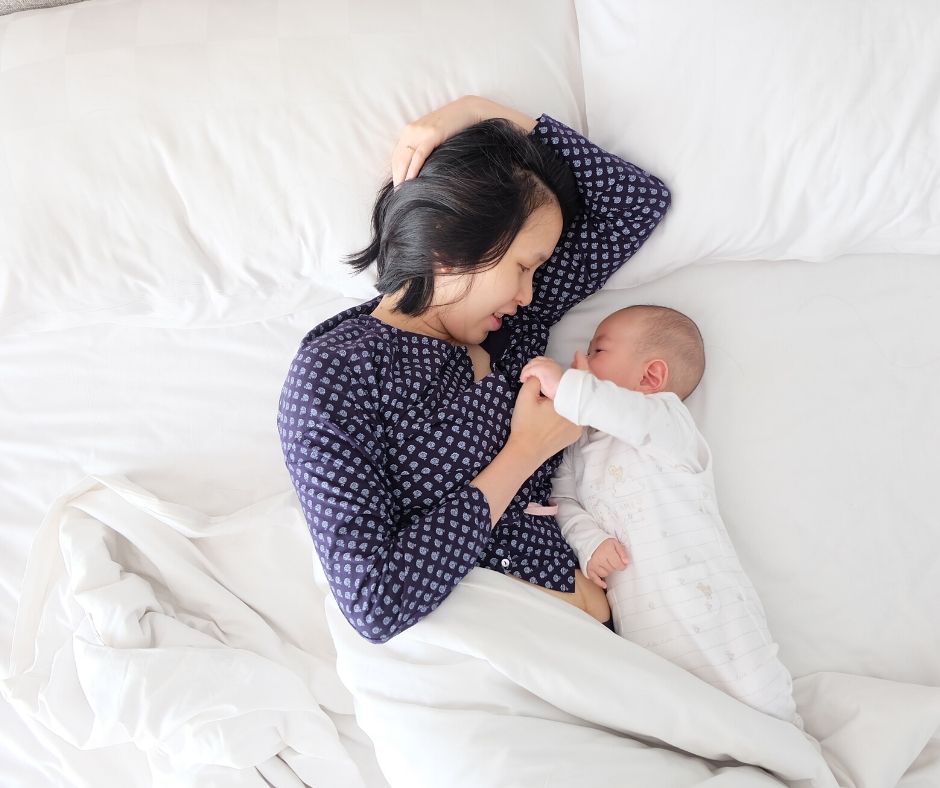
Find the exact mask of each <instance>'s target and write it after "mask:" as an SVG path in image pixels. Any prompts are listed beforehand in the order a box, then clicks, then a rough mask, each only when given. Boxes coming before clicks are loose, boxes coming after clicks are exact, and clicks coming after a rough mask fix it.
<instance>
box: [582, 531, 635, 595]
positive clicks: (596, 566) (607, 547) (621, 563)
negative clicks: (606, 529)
mask: <svg viewBox="0 0 940 788" xmlns="http://www.w3.org/2000/svg"><path fill="white" fill-rule="evenodd" d="M629 563H630V554H629V553H628V552H627V548H626V547H624V546H623V545H622V544H620V542H618V541H617V540H616V539H614V538H610V539H605V540H604V541H603V542H601V543H600V544H599V545H598V546H597V549H596V550H595V551H594V555H592V556H591V560H590V561H588V563H587V576H588V579H590V580H593V581H594V582H595V583H596V584H597V585H599V586H600V587H601V588H603V589H605V590H606V588H607V583H605V582H604V579H605V578H606V577H607V576H608V575H610V574H613V573H614V572H619V571H620V570H621V569H626V568H627V565H628V564H629Z"/></svg>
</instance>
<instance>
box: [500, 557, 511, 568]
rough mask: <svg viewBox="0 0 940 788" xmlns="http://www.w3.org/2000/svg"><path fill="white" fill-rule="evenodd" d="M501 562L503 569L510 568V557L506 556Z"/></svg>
mask: <svg viewBox="0 0 940 788" xmlns="http://www.w3.org/2000/svg"><path fill="white" fill-rule="evenodd" d="M499 563H500V564H502V567H503V569H509V559H508V558H504V559H503V560H502V561H500V562H499Z"/></svg>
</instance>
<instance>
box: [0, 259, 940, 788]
mask: <svg viewBox="0 0 940 788" xmlns="http://www.w3.org/2000/svg"><path fill="white" fill-rule="evenodd" d="M938 293H940V258H938V257H933V256H858V257H843V258H839V259H836V260H832V261H830V262H826V263H801V262H792V261H791V262H775V263H769V262H753V263H722V262H716V263H713V264H710V265H703V266H696V267H692V268H686V269H683V270H680V271H678V272H676V273H674V274H671V275H670V276H668V277H666V278H663V279H661V280H659V281H657V282H653V283H650V284H647V285H643V286H640V287H638V288H635V289H632V290H610V291H605V292H603V293H600V294H598V295H597V296H595V297H593V298H592V299H589V300H588V301H587V302H585V303H584V304H582V305H581V306H580V307H578V308H577V309H575V310H574V311H573V312H572V313H571V314H570V315H569V316H568V317H566V319H565V320H564V321H563V323H562V324H561V325H560V326H559V327H558V328H557V330H556V332H555V334H554V335H553V339H552V343H551V345H550V348H549V350H550V353H551V354H552V355H554V356H556V357H557V358H559V360H561V361H563V362H567V361H568V359H570V357H571V354H572V352H573V350H574V349H575V348H576V347H578V346H580V345H583V343H584V342H585V341H586V339H587V338H588V337H589V336H590V334H591V332H592V329H593V326H594V325H595V324H596V322H597V321H598V320H599V319H600V318H601V317H602V316H604V315H605V314H607V313H608V312H609V311H611V310H613V309H615V308H617V307H619V306H621V305H625V304H630V303H661V304H667V305H670V306H673V307H676V308H678V309H681V310H683V311H685V312H687V313H688V314H689V315H690V316H692V317H693V318H694V319H695V320H696V321H697V322H698V323H699V325H700V326H701V328H702V332H703V334H704V336H705V340H706V351H707V357H708V368H707V371H706V375H705V379H704V381H703V383H702V385H701V387H700V389H699V390H698V391H697V392H696V393H695V394H694V395H693V397H692V398H691V399H690V401H689V404H690V407H691V409H692V411H693V413H694V415H695V416H696V418H697V419H698V420H699V423H700V426H701V428H702V430H703V432H704V434H705V435H706V437H707V438H708V439H709V441H710V443H711V445H712V449H713V452H714V456H715V467H716V477H717V483H718V492H719V497H720V504H721V509H722V512H723V514H724V517H725V521H726V523H727V525H728V529H729V531H730V533H731V535H732V538H733V539H734V541H735V543H736V545H737V547H738V550H739V552H740V555H741V560H742V563H743V564H744V567H745V569H746V570H747V571H748V573H749V574H750V576H751V577H752V579H753V580H754V583H755V585H756V587H757V590H758V592H759V593H760V594H761V597H762V600H763V602H764V605H765V608H766V609H767V613H768V617H769V621H770V626H771V628H772V631H773V632H774V634H775V636H776V639H777V640H778V641H779V642H780V644H781V649H782V650H781V657H782V659H783V661H784V662H785V663H786V664H787V665H788V667H789V668H790V670H791V672H792V673H793V674H794V676H804V675H807V674H810V673H813V672H815V671H821V670H827V671H839V672H845V673H855V674H862V675H869V676H876V677H882V678H888V679H893V680H898V681H905V682H912V683H918V684H930V685H935V686H936V685H940V663H938V662H937V660H936V654H937V653H940V628H938V626H937V623H936V600H937V599H940V558H938V556H940V530H938V529H937V528H936V527H935V523H936V515H935V512H936V511H937V510H938V506H940V499H938V493H937V489H938V487H937V485H936V482H935V480H934V479H933V478H932V474H933V473H934V472H935V471H936V469H938V468H940V448H938V445H937V443H936V441H935V440H934V439H933V436H935V435H936V434H938V431H940V403H938V401H937V399H936V397H935V396H934V394H933V392H934V391H935V390H936V388H937V386H938V385H940V310H938V308H937V307H938V304H937V300H938V296H937V294H938ZM351 303H353V302H352V301H350V300H348V299H347V300H344V299H336V300H333V301H327V300H325V301H324V302H323V303H322V304H320V305H319V306H318V307H316V308H314V309H311V310H308V311H305V312H300V313H297V314H294V315H291V316H289V317H285V318H278V319H272V320H265V321H261V322H255V323H246V324H243V325H238V326H231V327H227V328H202V329H155V328H138V327H129V326H114V325H90V326H83V327H79V328H73V329H68V330H62V331H50V332H45V333H38V334H32V335H26V336H20V337H9V338H4V339H2V340H0V402H2V405H3V407H2V409H0V479H2V480H3V493H4V494H3V495H2V496H0V522H2V523H3V528H2V529H0V540H2V541H0V588H2V605H0V616H2V627H0V633H2V638H3V640H2V643H0V647H3V649H4V651H5V653H6V652H8V651H9V646H10V637H11V632H12V624H13V620H14V615H15V611H16V604H17V597H18V589H19V584H20V579H21V575H22V572H23V568H24V566H25V561H26V557H27V555H28V551H29V546H30V541H31V538H32V535H33V534H34V532H35V530H36V528H37V527H38V525H39V523H40V520H41V518H42V516H43V514H44V512H45V510H46V509H47V508H48V506H49V504H50V503H51V502H52V501H53V500H54V499H55V498H56V497H57V496H59V495H60V494H62V493H63V492H64V491H65V490H66V489H68V488H69V487H71V486H73V485H74V484H75V483H76V482H78V481H79V480H80V479H82V478H83V477H84V476H85V475H86V474H88V473H97V474H107V473H119V474H123V475H125V476H127V477H128V478H129V479H131V480H132V481H133V482H135V483H137V484H139V485H140V486H142V487H144V488H146V489H148V490H150V491H152V492H153V493H155V494H156V495H157V496H158V497H160V498H162V499H165V500H169V501H175V502H178V503H182V504H185V505H187V506H190V507H192V508H195V509H198V510H202V511H205V512H208V513H210V514H224V513H227V512H231V511H233V510H235V509H238V508H240V507H242V506H245V505H247V504H249V503H252V502H254V501H256V500H259V499H260V498H262V497H265V496H267V495H270V494H274V493H277V492H279V491H282V490H284V489H287V488H288V487H289V480H288V477H287V475H286V473H285V472H284V470H283V466H282V461H281V456H280V449H279V446H278V442H277V436H276V431H275V426H274V425H275V411H276V403H277V396H278V393H279V389H280V385H281V382H282V379H283V376H284V373H285V371H286V368H287V365H288V363H289V361H290V359H291V357H292V355H293V353H294V351H295V350H296V347H297V344H298V342H299V341H300V339H301V337H302V336H303V335H304V334H305V333H306V331H307V330H309V328H310V327H312V326H313V325H314V324H315V323H317V322H318V321H319V320H321V319H323V318H324V317H326V316H328V315H330V314H332V313H334V312H336V311H338V310H339V309H341V308H343V307H344V306H345V305H347V304H351ZM0 731H2V733H0V741H2V747H0V750H2V758H3V761H2V763H0V773H2V774H3V775H4V776H5V778H7V779H8V781H9V782H10V784H17V785H19V784H23V785H25V784H29V785H30V786H36V787H37V788H40V787H42V786H54V785H62V784H68V785H76V786H80V785H88V786H93V785H101V784H105V783H102V782H100V780H101V779H102V775H109V776H110V778H113V777H116V776H120V778H121V779H120V780H119V782H120V784H123V785H137V784H139V785H149V784H150V779H149V776H148V775H147V773H146V770H145V765H144V761H143V759H142V757H141V756H140V754H139V753H138V752H137V751H136V750H135V749H134V748H133V747H132V746H131V745H124V746H122V747H120V748H114V749H113V750H108V751H103V752H96V753H80V752H78V751H75V750H74V748H70V747H68V746H65V745H63V744H60V743H56V742H55V739H54V737H52V736H51V735H49V734H48V733H43V732H42V731H41V730H39V731H36V730H31V729H30V728H29V727H28V726H27V725H26V723H24V722H23V721H21V720H19V718H18V717H17V716H16V715H15V714H14V713H13V711H12V709H11V708H10V707H9V706H7V705H6V704H3V705H2V708H0ZM125 775H126V778H125ZM131 775H134V776H133V777H132V776H131ZM110 778H109V779H110ZM108 784H118V782H112V783H108ZM376 784H380V783H378V782H377V783H376ZM921 784H924V783H921ZM911 785H914V783H913V782H912V783H911Z"/></svg>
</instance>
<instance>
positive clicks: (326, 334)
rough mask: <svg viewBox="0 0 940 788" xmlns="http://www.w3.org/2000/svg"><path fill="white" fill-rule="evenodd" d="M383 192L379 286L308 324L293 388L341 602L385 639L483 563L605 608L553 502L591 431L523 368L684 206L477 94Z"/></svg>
mask: <svg viewBox="0 0 940 788" xmlns="http://www.w3.org/2000/svg"><path fill="white" fill-rule="evenodd" d="M392 176H393V177H392V181H391V182H389V183H387V184H386V185H385V186H384V187H383V188H382V189H381V191H380V192H379V195H378V198H377V200H376V204H375V209H374V212H373V217H372V229H373V238H372V242H371V243H370V244H369V246H368V247H366V249H364V250H363V251H362V252H361V253H359V254H358V255H355V256H353V257H352V258H351V259H350V262H351V264H352V266H353V267H354V268H355V269H356V270H362V269H364V268H366V267H367V266H368V265H370V264H371V263H372V262H375V263H376V264H377V268H378V283H377V288H378V290H379V292H380V293H381V294H382V295H380V296H379V297H377V298H375V299H373V300H371V301H369V302H367V303H365V304H362V305H360V306H357V307H354V308H352V309H348V310H346V311H344V312H342V313H340V314H339V315H336V316H335V317H333V318H331V319H329V320H327V321H326V322H324V323H322V324H321V325H319V326H317V327H316V328H314V329H313V330H312V331H310V332H309V333H308V334H307V336H306V337H304V339H303V342H302V343H301V347H300V350H299V351H298V352H297V355H296V357H295V358H294V361H293V363H292V364H291V368H290V372H289V373H288V376H287V380H286V381H285V383H284V388H283V391H282V394H281V399H280V407H279V413H278V429H279V431H280V435H281V443H282V447H283V451H284V457H285V461H286V464H287V467H288V470H289V471H290V475H291V478H292V480H293V483H294V487H295V489H296V491H297V495H298V497H299V498H300V503H301V506H302V508H303V511H304V515H305V516H306V519H307V523H308V525H309V527H310V532H311V534H312V536H313V540H314V544H315V546H316V549H317V552H318V554H319V557H320V561H321V563H322V564H323V569H324V572H325V573H326V576H327V578H328V580H329V583H330V588H331V589H332V592H333V595H334V597H335V598H336V602H337V604H338V606H339V608H340V610H341V611H342V612H343V615H344V616H345V617H346V619H347V620H348V621H349V623H350V624H351V625H352V626H353V627H354V628H355V629H356V631H358V632H359V633H360V634H361V635H362V636H363V637H364V638H366V639H368V640H370V641H373V642H376V643H382V642H385V641H386V640H388V639H389V638H391V637H393V636H394V635H395V634H397V633H399V632H401V631H402V630H404V629H407V628H408V627H410V626H412V625H413V624H415V623H416V622H418V621H420V620H421V619H422V618H423V617H424V616H426V615H427V614H428V613H430V612H431V611H433V610H434V609H435V608H437V607H438V605H440V604H441V602H442V601H443V600H444V599H445V598H446V597H447V595H448V594H449V593H450V592H451V590H452V589H453V588H454V587H455V586H456V585H457V583H459V582H460V581H461V579H462V578H463V577H465V576H466V575H467V573H468V572H470V570H471V569H473V568H474V567H475V566H482V567H486V568H488V569H492V570H493V571H496V572H502V573H504V574H507V575H510V576H513V577H516V578H519V579H521V580H525V581H528V582H530V583H533V584H535V585H537V586H539V587H541V588H542V589H544V590H545V591H546V592H548V593H551V594H554V595H556V596H559V597H560V598H562V599H564V600H565V601H567V602H570V603H572V604H574V605H576V606H577V607H579V608H581V609H582V610H584V611H585V612H587V613H588V614H590V615H591V616H593V617H594V618H596V619H597V620H598V621H606V620H607V619H608V617H609V608H608V605H607V600H606V597H605V595H604V592H603V590H602V589H600V588H599V587H598V586H596V585H594V584H593V583H591V582H589V581H588V580H587V579H586V578H585V577H584V575H583V574H581V572H580V570H579V569H578V568H577V561H576V558H575V555H574V553H573V552H572V550H571V548H570V547H569V546H568V544H567V543H566V542H565V540H564V538H563V537H562V535H561V532H560V530H559V528H558V525H557V523H556V521H555V518H554V517H553V516H552V515H551V514H549V513H547V511H550V510H546V508H545V506H544V504H545V503H546V502H547V501H548V497H549V495H550V493H551V477H552V472H553V471H554V470H555V468H556V466H557V465H558V462H559V460H560V454H559V452H560V451H561V450H562V449H564V448H565V447H566V446H567V445H569V444H570V443H572V442H574V441H575V440H576V439H577V437H578V436H579V434H580V427H577V426H575V425H573V424H571V423H570V422H568V421H566V420H565V419H563V418H561V417H560V416H558V415H556V414H555V411H554V408H553V406H552V403H551V401H550V400H548V399H540V395H539V386H538V381H535V380H530V381H528V382H527V383H526V384H525V385H523V386H522V387H521V389H520V386H519V384H518V380H519V373H520V371H521V369H522V367H523V366H524V365H525V363H526V362H527V361H528V360H529V359H531V358H532V357H534V356H539V355H543V354H544V353H545V348H546V345H547V343H548V333H549V329H550V328H551V326H552V325H553V324H554V323H556V322H557V321H558V320H559V319H560V318H561V317H562V316H563V315H564V314H565V312H567V311H568V310H569V309H570V308H571V307H572V306H574V305H575V304H577V303H578V302H579V301H581V300H582V299H584V298H585V297H587V296H589V295H590V294H591V293H594V292H595V291H597V290H598V289H600V288H601V287H602V286H603V284H604V283H605V282H606V281H607V279H608V278H609V277H610V276H611V274H613V273H614V272H615V271H616V270H617V269H618V268H619V267H620V266H621V265H623V263H625V262H626V261H627V260H628V259H629V258H630V256H631V255H632V254H633V253H634V252H635V251H636V250H637V249H638V248H639V247H640V245H641V244H642V243H643V242H644V241H645V240H646V239H647V238H648V237H649V235H650V233H651V232H652V231H653V229H654V228H655V227H656V225H657V224H658V223H659V221H660V220H661V219H662V217H663V215H664V213H665V211H666V209H667V207H668V205H669V192H668V191H667V189H666V188H665V187H664V186H663V184H662V183H661V182H660V181H659V180H658V179H657V178H655V177H653V176H652V175H650V174H649V173H647V172H644V171H643V170H641V169H640V168H639V167H636V166H635V165H633V164H630V163H628V162H626V161H623V160H622V159H620V158H618V157H617V156H614V155H612V154H610V153H607V152H606V151H603V150H600V149H599V148H598V147H597V146H595V145H592V144H591V143H590V142H589V141H588V140H586V139H585V138H584V137H582V136H581V135H580V134H578V133H577V132H575V131H573V130H572V129H570V128H568V127H567V126H565V125H564V124H562V123H559V122H558V121H557V120H554V119H553V118H550V117H548V116H547V115H542V116H541V117H540V118H538V120H534V119H532V118H528V117H526V116H525V115H523V114H520V113H519V112H516V111H514V110H511V109H508V108H506V107H502V106H499V105H498V104H494V103H493V102H490V101H487V100H485V99H481V98H478V97H473V96H468V97H465V98H463V99H459V100H458V101H455V102H453V103H451V104H448V105H446V106H445V107H443V108H442V109H440V110H437V111H436V112H433V113H431V114H429V115H427V116H425V117H423V118H421V119H420V120H418V121H416V122H414V123H412V124H410V125H409V126H408V127H407V128H406V129H405V131H404V133H403V135H402V137H401V139H400V141H399V143H398V146H397V147H396V149H395V152H394V155H393V160H392Z"/></svg>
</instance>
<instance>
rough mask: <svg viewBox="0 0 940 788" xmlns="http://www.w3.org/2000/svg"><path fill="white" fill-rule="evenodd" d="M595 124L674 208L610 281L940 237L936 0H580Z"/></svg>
mask: <svg viewBox="0 0 940 788" xmlns="http://www.w3.org/2000/svg"><path fill="white" fill-rule="evenodd" d="M577 10H578V22H579V28H580V37H581V58H582V67H583V71H584V93H585V107H586V110H587V116H588V131H589V134H590V136H591V138H592V139H593V140H594V141H595V142H597V143H598V144H599V145H602V146H604V147H607V148H610V149H612V150H615V151H617V152H618V154H620V155H622V156H626V157H627V158H629V159H630V160H632V161H635V162H636V163H638V164H640V165H641V166H643V167H645V168H647V169H649V170H651V171H652V172H655V173H656V174H657V175H659V176H660V177H661V178H662V179H663V180H664V181H665V182H666V184H667V185H668V186H669V187H670V189H671V190H672V194H673V202H672V208H671V210H670V212H669V214H668V215H667V216H666V218H665V220H664V221H663V223H662V225H661V226H660V227H659V228H658V229H657V231H656V232H655V233H654V234H653V236H652V238H651V239H650V241H649V243H648V244H647V245H646V246H645V247H644V249H643V250H641V252H640V253H639V254H638V255H637V257H636V259H635V260H633V261H631V263H630V264H629V265H627V266H625V267H624V269H623V270H622V271H621V272H619V273H618V275H617V276H616V278H615V279H614V281H613V284H614V285H615V286H616V285H620V286H628V285H631V284H636V283H638V282H642V281H646V280H649V279H652V278H655V277H656V276H660V275H662V274H664V273H666V272H668V271H670V270H673V269H675V268H678V267H680V266H682V265H684V264H687V263H692V262H696V261H699V260H702V259H704V258H712V259H730V260H747V259H769V260H784V259H802V260H811V261H817V260H825V259H830V258H832V257H835V256H838V255H843V254H852V253H886V252H900V253H913V254H936V253H938V252H940V94H938V86H940V83H938V81H937V75H938V74H940V13H938V10H937V4H936V1H935V0H905V2H903V3H899V2H896V0H870V2H864V3H859V2H857V0H818V1H817V2H802V3H794V2H792V0H760V2H755V0H721V2H700V0H656V2H648V0H578V2H577Z"/></svg>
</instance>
